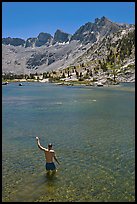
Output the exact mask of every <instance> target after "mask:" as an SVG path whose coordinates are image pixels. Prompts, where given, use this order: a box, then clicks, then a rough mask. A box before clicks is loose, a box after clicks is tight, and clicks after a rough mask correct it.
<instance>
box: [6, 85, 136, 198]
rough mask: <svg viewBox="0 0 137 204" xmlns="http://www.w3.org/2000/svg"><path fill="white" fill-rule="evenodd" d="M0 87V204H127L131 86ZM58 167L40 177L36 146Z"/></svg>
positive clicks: (131, 174)
mask: <svg viewBox="0 0 137 204" xmlns="http://www.w3.org/2000/svg"><path fill="white" fill-rule="evenodd" d="M23 85H24V86H21V87H20V86H18V83H10V84H8V85H7V86H2V200H3V202H61V201H64V202H68V201H74V202H78V201H81V202H86V201H87V202H99V201H105V202H109V201H110V202H112V201H123V202H126V201H128V202H129V201H135V84H133V83H131V84H130V83H124V84H120V85H118V86H113V87H82V86H78V87H67V86H56V85H54V84H46V83H35V82H33V83H27V82H26V83H25V82H24V83H23ZM36 136H39V137H40V141H41V144H42V145H43V146H47V144H48V143H49V142H51V143H53V147H54V149H55V151H56V154H57V157H58V159H59V160H60V162H61V165H60V166H59V165H57V167H58V172H57V174H56V175H54V176H53V177H47V176H46V173H45V166H44V165H45V161H44V153H43V152H42V151H40V150H39V149H38V147H37V145H36V141H35V137H36Z"/></svg>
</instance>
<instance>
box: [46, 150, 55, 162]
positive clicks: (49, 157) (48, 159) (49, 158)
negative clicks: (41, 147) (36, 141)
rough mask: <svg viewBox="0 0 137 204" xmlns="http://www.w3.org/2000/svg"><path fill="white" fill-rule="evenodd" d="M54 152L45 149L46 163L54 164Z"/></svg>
mask: <svg viewBox="0 0 137 204" xmlns="http://www.w3.org/2000/svg"><path fill="white" fill-rule="evenodd" d="M54 157H55V152H54V150H52V149H51V150H49V149H45V159H46V162H48V163H50V162H54Z"/></svg>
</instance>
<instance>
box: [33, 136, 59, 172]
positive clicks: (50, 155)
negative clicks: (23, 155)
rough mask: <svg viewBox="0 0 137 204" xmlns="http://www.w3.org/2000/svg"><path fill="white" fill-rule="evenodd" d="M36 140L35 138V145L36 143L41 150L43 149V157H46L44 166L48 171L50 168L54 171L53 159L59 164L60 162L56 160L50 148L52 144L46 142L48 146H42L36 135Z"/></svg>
mask: <svg viewBox="0 0 137 204" xmlns="http://www.w3.org/2000/svg"><path fill="white" fill-rule="evenodd" d="M36 140H37V145H38V147H39V148H40V149H41V150H43V151H44V153H45V159H46V165H45V167H46V170H47V172H50V170H52V171H53V172H56V166H55V164H54V160H55V161H56V162H57V163H58V164H60V163H59V161H58V159H57V157H56V155H55V151H54V150H53V149H52V144H48V148H44V147H42V146H41V144H40V141H39V138H38V137H36Z"/></svg>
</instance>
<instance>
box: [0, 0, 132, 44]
mask: <svg viewBox="0 0 137 204" xmlns="http://www.w3.org/2000/svg"><path fill="white" fill-rule="evenodd" d="M102 16H105V17H106V18H108V19H109V20H111V21H112V22H116V23H128V24H135V2H2V37H3V38H4V37H12V38H15V37H17V38H22V39H25V40H26V39H27V38H29V37H37V36H38V34H39V33H40V32H45V33H50V34H51V35H52V36H54V33H55V32H56V30H57V29H60V30H62V31H64V32H66V33H69V34H74V33H75V32H76V30H77V29H79V28H80V26H82V25H84V24H85V23H87V22H92V23H94V21H95V18H101V17H102Z"/></svg>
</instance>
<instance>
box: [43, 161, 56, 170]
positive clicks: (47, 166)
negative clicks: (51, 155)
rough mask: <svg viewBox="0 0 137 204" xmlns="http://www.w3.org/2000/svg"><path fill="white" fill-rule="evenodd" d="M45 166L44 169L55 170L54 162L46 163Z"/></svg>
mask: <svg viewBox="0 0 137 204" xmlns="http://www.w3.org/2000/svg"><path fill="white" fill-rule="evenodd" d="M45 167H46V170H55V169H56V167H55V164H54V163H53V162H51V163H46V165H45Z"/></svg>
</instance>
